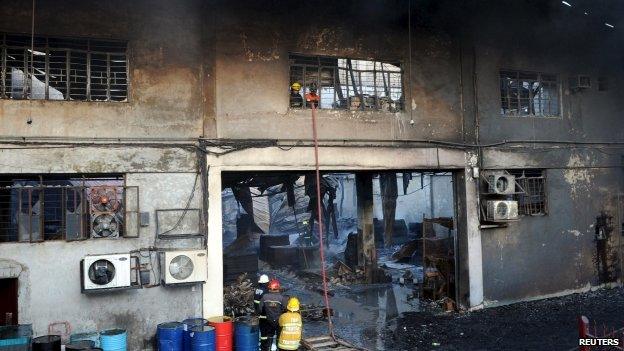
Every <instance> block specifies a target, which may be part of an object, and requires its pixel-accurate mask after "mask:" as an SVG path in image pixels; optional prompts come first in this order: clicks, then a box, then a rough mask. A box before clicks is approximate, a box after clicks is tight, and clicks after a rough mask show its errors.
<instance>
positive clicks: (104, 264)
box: [80, 254, 131, 292]
mask: <svg viewBox="0 0 624 351" xmlns="http://www.w3.org/2000/svg"><path fill="white" fill-rule="evenodd" d="M80 268H81V269H80V270H81V275H82V290H83V292H84V291H89V290H101V289H114V288H128V287H130V285H131V280H130V272H131V270H130V254H109V255H90V256H85V258H84V259H83V260H82V261H81V263H80Z"/></svg>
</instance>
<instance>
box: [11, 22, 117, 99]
mask: <svg viewBox="0 0 624 351" xmlns="http://www.w3.org/2000/svg"><path fill="white" fill-rule="evenodd" d="M31 40H32V41H31ZM0 61H1V68H2V83H1V86H0V98H3V99H38V100H72V101H126V100H127V98H128V59H127V43H125V42H119V41H110V40H94V39H72V38H53V37H41V36H36V37H30V36H28V35H21V34H2V33H0Z"/></svg>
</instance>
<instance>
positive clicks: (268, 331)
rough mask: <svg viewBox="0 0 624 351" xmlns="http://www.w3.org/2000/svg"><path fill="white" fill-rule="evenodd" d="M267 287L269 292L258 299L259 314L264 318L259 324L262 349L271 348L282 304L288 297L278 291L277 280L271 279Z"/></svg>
mask: <svg viewBox="0 0 624 351" xmlns="http://www.w3.org/2000/svg"><path fill="white" fill-rule="evenodd" d="M268 288H269V292H268V293H266V294H264V295H263V296H262V299H260V316H261V318H264V323H262V324H261V325H260V347H261V349H262V351H269V350H271V346H272V345H273V339H275V335H276V334H277V331H278V329H279V318H280V316H281V315H282V312H284V306H285V305H286V304H287V303H288V299H287V298H286V297H285V296H283V295H282V294H281V293H280V290H281V289H280V282H279V280H277V279H271V281H269V286H268ZM261 320H262V319H261Z"/></svg>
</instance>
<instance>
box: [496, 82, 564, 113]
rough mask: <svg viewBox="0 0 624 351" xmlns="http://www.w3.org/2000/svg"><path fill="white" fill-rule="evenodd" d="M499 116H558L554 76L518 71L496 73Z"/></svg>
mask: <svg viewBox="0 0 624 351" xmlns="http://www.w3.org/2000/svg"><path fill="white" fill-rule="evenodd" d="M500 92H501V113H502V115H503V116H532V117H551V116H559V83H558V82H557V76H555V75H552V74H544V73H530V72H520V71H501V72H500Z"/></svg>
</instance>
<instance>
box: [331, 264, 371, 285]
mask: <svg viewBox="0 0 624 351" xmlns="http://www.w3.org/2000/svg"><path fill="white" fill-rule="evenodd" d="M365 281H366V273H365V272H364V269H361V268H359V267H358V268H355V270H353V269H351V268H349V266H347V265H346V264H344V263H343V262H341V261H338V262H336V264H334V267H333V272H332V276H331V277H330V283H332V284H342V285H348V284H353V283H361V282H365Z"/></svg>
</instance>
